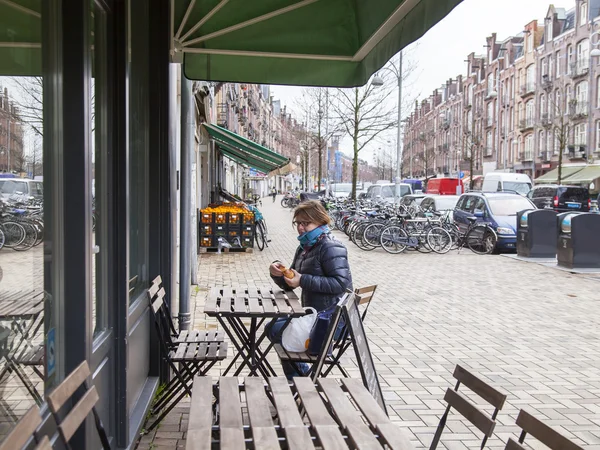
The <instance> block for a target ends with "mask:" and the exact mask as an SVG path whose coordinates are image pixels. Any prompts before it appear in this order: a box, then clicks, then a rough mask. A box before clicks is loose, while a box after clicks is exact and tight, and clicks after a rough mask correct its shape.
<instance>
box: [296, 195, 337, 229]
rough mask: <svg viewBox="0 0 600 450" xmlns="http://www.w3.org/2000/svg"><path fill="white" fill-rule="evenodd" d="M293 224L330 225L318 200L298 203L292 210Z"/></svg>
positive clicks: (329, 220) (327, 215)
mask: <svg viewBox="0 0 600 450" xmlns="http://www.w3.org/2000/svg"><path fill="white" fill-rule="evenodd" d="M294 221H295V222H310V223H314V224H316V225H319V226H321V225H330V224H331V219H330V218H329V214H327V211H325V208H323V205H322V204H321V202H319V201H318V200H309V201H306V202H302V203H300V204H299V205H298V206H296V209H295V210H294Z"/></svg>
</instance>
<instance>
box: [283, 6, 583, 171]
mask: <svg viewBox="0 0 600 450" xmlns="http://www.w3.org/2000/svg"><path fill="white" fill-rule="evenodd" d="M550 3H552V2H551V1H549V0H464V1H463V2H462V3H461V4H460V5H458V6H457V7H456V8H455V9H454V10H453V11H452V12H451V13H450V14H449V15H448V16H447V17H446V18H445V19H444V20H442V21H441V22H440V23H438V24H437V25H436V26H435V27H433V28H432V29H431V30H429V32H428V33H427V34H426V35H425V36H423V37H422V38H421V39H420V40H419V41H417V42H416V43H415V44H413V45H411V46H410V47H409V48H408V49H407V53H408V55H409V58H411V59H412V60H413V61H414V64H415V66H416V70H415V73H414V75H413V76H412V77H411V78H412V80H411V81H410V83H409V86H407V89H406V91H407V92H406V95H407V96H409V97H408V98H416V97H418V98H424V97H427V96H428V95H430V94H431V93H432V91H433V90H434V89H436V88H438V87H440V86H441V85H442V83H444V81H446V80H448V79H449V78H454V77H456V76H457V75H460V74H464V73H465V71H466V63H465V62H464V61H465V60H466V59H467V55H469V54H470V53H471V52H475V53H477V54H484V53H485V48H484V45H485V43H486V40H485V39H486V37H487V36H490V35H491V34H492V33H497V35H498V39H499V40H504V39H506V38H507V37H509V36H514V35H516V34H518V33H519V32H521V31H523V28H524V26H525V25H526V24H527V23H529V22H531V21H532V20H538V21H540V22H543V19H544V17H545V16H546V12H547V11H548V7H549V5H550ZM554 5H555V6H556V7H557V8H565V9H571V8H573V7H574V6H575V0H557V1H554ZM301 89H302V88H300V87H287V86H285V87H284V86H273V87H272V95H274V97H275V98H276V99H281V101H282V103H283V104H284V105H288V108H292V110H293V109H294V99H295V98H296V97H297V96H299V95H300V92H301ZM394 98H395V97H394ZM347 142H348V140H347V139H345V140H344V141H343V146H344V147H346V146H347V145H345V144H346V143H347ZM342 150H344V151H346V153H348V149H347V148H342ZM369 153H371V154H372V151H371V152H369ZM370 156H371V155H365V157H367V158H366V159H368V160H370V159H371V157H370ZM361 157H362V154H361Z"/></svg>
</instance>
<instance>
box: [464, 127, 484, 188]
mask: <svg viewBox="0 0 600 450" xmlns="http://www.w3.org/2000/svg"><path fill="white" fill-rule="evenodd" d="M468 128H469V127H466V128H465V131H464V132H463V139H462V142H463V159H464V160H465V161H468V163H469V174H470V175H469V176H470V179H469V190H472V189H473V172H474V170H475V163H476V162H477V161H479V159H478V158H479V155H480V154H481V152H482V150H483V144H484V142H483V137H482V136H481V135H480V134H479V133H476V132H474V131H471V130H469V129H468Z"/></svg>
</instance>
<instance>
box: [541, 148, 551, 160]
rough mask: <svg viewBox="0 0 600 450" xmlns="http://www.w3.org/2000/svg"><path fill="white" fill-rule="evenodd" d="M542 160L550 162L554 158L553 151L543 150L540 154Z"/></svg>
mask: <svg viewBox="0 0 600 450" xmlns="http://www.w3.org/2000/svg"><path fill="white" fill-rule="evenodd" d="M539 157H540V160H541V161H543V162H549V161H551V160H552V152H549V151H547V150H546V151H542V152H540V154H539Z"/></svg>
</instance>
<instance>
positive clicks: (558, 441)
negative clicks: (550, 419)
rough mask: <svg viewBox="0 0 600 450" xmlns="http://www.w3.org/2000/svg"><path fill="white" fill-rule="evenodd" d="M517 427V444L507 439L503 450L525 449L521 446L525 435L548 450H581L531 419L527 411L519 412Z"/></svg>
mask: <svg viewBox="0 0 600 450" xmlns="http://www.w3.org/2000/svg"><path fill="white" fill-rule="evenodd" d="M517 425H519V427H521V430H522V431H521V436H519V442H516V441H515V440H514V439H513V438H509V439H508V442H507V443H506V447H504V448H505V450H525V447H523V445H522V444H523V442H524V441H525V436H527V433H529V434H530V435H531V436H533V437H534V438H536V439H537V440H538V441H540V442H541V443H542V444H544V445H545V446H546V447H548V448H549V449H550V450H582V447H580V446H579V445H577V444H574V443H573V442H571V441H570V440H569V439H567V438H566V437H564V436H563V435H562V434H560V433H558V432H557V431H555V430H553V429H552V428H550V427H549V426H548V425H546V424H545V423H543V422H542V421H541V420H539V419H536V418H535V417H533V416H532V415H531V414H529V413H528V412H527V411H524V410H521V411H519V415H518V416H517Z"/></svg>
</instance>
